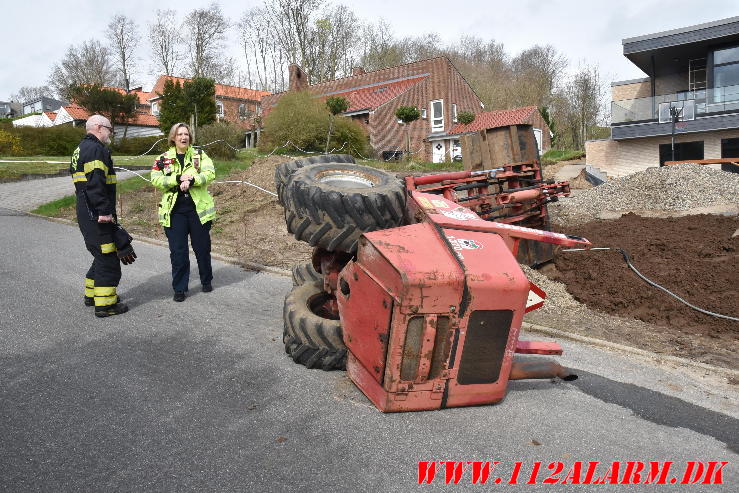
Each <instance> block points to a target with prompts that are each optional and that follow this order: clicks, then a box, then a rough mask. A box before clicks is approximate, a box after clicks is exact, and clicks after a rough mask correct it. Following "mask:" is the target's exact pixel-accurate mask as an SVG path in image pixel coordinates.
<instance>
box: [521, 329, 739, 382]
mask: <svg viewBox="0 0 739 493" xmlns="http://www.w3.org/2000/svg"><path fill="white" fill-rule="evenodd" d="M521 328H523V329H525V330H528V331H530V332H538V333H540V334H546V335H549V336H553V337H557V338H559V339H570V340H572V341H577V342H582V343H584V344H589V345H591V346H598V347H602V348H606V349H612V350H614V351H620V352H623V353H628V354H634V355H637V356H642V357H644V358H647V359H650V360H653V361H655V362H664V361H669V362H670V363H675V364H679V365H682V366H687V367H690V368H692V369H695V370H702V371H708V372H711V373H713V374H717V375H722V376H723V377H725V378H727V379H729V378H733V379H739V371H737V370H732V369H730V368H722V367H720V366H713V365H708V364H706V363H700V362H698V361H692V360H689V359H685V358H681V357H679V356H671V355H669V354H658V353H652V352H650V351H645V350H643V349H639V348H635V347H631V346H625V345H623V344H618V343H617V342H610V341H604V340H603V339H595V338H592V337H587V336H582V335H579V334H573V333H571V332H566V331H564V330H559V329H553V328H551V327H544V326H543V325H536V324H532V323H528V322H523V323H522V324H521Z"/></svg>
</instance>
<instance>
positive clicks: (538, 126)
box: [449, 106, 552, 157]
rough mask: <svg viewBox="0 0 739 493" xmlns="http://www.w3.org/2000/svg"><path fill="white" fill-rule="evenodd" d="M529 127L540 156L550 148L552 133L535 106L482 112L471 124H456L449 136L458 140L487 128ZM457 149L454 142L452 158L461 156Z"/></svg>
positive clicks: (457, 143)
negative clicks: (531, 129)
mask: <svg viewBox="0 0 739 493" xmlns="http://www.w3.org/2000/svg"><path fill="white" fill-rule="evenodd" d="M524 124H525V125H531V126H532V127H533V129H534V137H536V144H537V146H538V148H539V155H540V156H541V155H542V154H544V153H545V152H547V151H548V150H549V149H551V148H552V133H551V132H550V130H549V126H548V125H547V122H546V121H544V118H543V117H542V116H541V113H539V109H538V108H537V107H536V106H524V107H521V108H511V109H508V110H497V111H484V112H482V113H478V114H477V115H475V120H474V121H473V122H472V123H468V124H467V125H464V124H462V123H458V124H456V125H455V126H454V127H452V129H451V130H449V135H450V136H452V137H455V138H456V139H459V137H461V136H462V135H465V134H468V133H472V132H478V131H480V130H485V129H488V128H497V127H508V126H511V125H524ZM458 149H459V140H455V146H454V147H453V148H452V157H456V156H458V155H459V156H461V150H458Z"/></svg>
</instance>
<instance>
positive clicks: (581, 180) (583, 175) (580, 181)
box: [570, 169, 593, 190]
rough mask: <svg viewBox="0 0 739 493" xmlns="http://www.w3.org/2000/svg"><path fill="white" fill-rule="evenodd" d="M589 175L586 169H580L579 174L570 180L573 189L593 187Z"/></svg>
mask: <svg viewBox="0 0 739 493" xmlns="http://www.w3.org/2000/svg"><path fill="white" fill-rule="evenodd" d="M587 175H588V173H587V171H585V169H583V170H582V171H580V174H579V175H577V176H576V177H575V178H573V179H572V180H570V188H571V189H573V190H586V189H588V188H593V184H592V183H590V182H589V181H588V179H587Z"/></svg>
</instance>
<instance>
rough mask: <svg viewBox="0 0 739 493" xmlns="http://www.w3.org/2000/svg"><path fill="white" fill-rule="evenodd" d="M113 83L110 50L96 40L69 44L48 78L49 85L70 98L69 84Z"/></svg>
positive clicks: (100, 84) (113, 75) (108, 84)
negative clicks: (75, 44)
mask: <svg viewBox="0 0 739 493" xmlns="http://www.w3.org/2000/svg"><path fill="white" fill-rule="evenodd" d="M114 83H115V70H114V69H113V63H112V60H111V54H110V50H109V49H108V48H107V47H105V46H103V45H102V44H100V42H99V41H96V40H89V41H85V42H83V43H82V44H81V45H80V46H79V47H75V46H70V47H69V48H68V49H67V53H66V54H65V55H64V58H62V61H61V62H60V63H58V64H57V65H55V66H54V68H53V70H52V73H51V77H50V79H49V85H50V86H51V87H52V88H53V89H54V90H55V91H56V93H57V94H58V95H59V96H61V97H63V98H65V99H70V97H69V88H70V87H71V86H75V85H99V86H110V85H113V84H114Z"/></svg>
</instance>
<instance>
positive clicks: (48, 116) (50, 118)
mask: <svg viewBox="0 0 739 493" xmlns="http://www.w3.org/2000/svg"><path fill="white" fill-rule="evenodd" d="M40 116H41V118H40V119H39V123H40V126H42V127H52V126H53V125H54V120H56V113H54V112H53V111H45V112H43V113H41V115H40Z"/></svg>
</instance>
